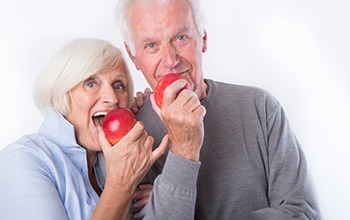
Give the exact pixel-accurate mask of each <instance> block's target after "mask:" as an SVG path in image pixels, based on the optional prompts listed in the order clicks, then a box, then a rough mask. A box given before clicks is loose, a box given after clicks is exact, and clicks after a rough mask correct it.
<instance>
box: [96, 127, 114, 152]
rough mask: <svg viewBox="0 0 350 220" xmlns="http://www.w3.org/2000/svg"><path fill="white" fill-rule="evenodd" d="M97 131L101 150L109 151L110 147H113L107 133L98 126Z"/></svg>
mask: <svg viewBox="0 0 350 220" xmlns="http://www.w3.org/2000/svg"><path fill="white" fill-rule="evenodd" d="M97 131H98V140H99V142H100V145H101V149H102V151H103V152H105V151H106V150H108V149H109V148H110V147H112V145H111V143H109V141H108V140H107V138H106V136H105V133H104V131H103V129H102V127H101V126H100V125H98V126H97Z"/></svg>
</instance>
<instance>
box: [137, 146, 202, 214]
mask: <svg viewBox="0 0 350 220" xmlns="http://www.w3.org/2000/svg"><path fill="white" fill-rule="evenodd" d="M199 167H200V162H193V161H190V160H187V159H184V158H182V157H180V156H178V155H176V154H174V153H172V152H169V153H168V156H167V159H166V162H165V165H164V168H163V172H162V174H160V175H159V176H158V177H157V178H156V180H155V182H154V186H153V191H152V194H151V197H150V201H149V203H148V204H147V205H146V206H145V208H144V209H143V210H142V213H143V214H145V218H144V219H152V220H153V219H181V220H186V219H188V220H193V219H194V212H195V204H196V195H197V177H198V172H199Z"/></svg>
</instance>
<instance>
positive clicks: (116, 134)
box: [102, 108, 136, 145]
mask: <svg viewBox="0 0 350 220" xmlns="http://www.w3.org/2000/svg"><path fill="white" fill-rule="evenodd" d="M135 123H136V118H135V115H134V114H133V113H132V112H131V111H130V110H129V109H127V108H116V109H113V110H112V111H110V112H108V114H107V115H106V116H105V117H104V118H103V120H102V129H103V131H104V133H105V136H106V138H107V139H108V141H109V142H110V143H111V144H112V145H114V144H116V143H118V142H119V141H120V139H122V138H123V137H124V136H125V135H126V134H127V133H129V131H130V130H131V129H132V128H133V127H134V125H135Z"/></svg>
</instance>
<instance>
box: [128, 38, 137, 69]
mask: <svg viewBox="0 0 350 220" xmlns="http://www.w3.org/2000/svg"><path fill="white" fill-rule="evenodd" d="M124 46H125V49H126V51H127V52H128V55H129V57H130V59H131V60H132V62H133V63H134V65H135V68H136V69H137V70H140V65H139V64H138V62H137V59H136V57H135V55H134V54H133V53H132V51H131V49H130V47H129V45H128V44H127V43H126V42H124Z"/></svg>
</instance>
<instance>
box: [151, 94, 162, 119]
mask: <svg viewBox="0 0 350 220" xmlns="http://www.w3.org/2000/svg"><path fill="white" fill-rule="evenodd" d="M150 98H151V103H152V108H153V110H154V111H155V112H156V113H157V115H158V116H159V117H160V118H161V114H160V111H161V109H160V108H159V107H158V105H157V104H156V101H155V99H154V93H152V94H151V95H150Z"/></svg>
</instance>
